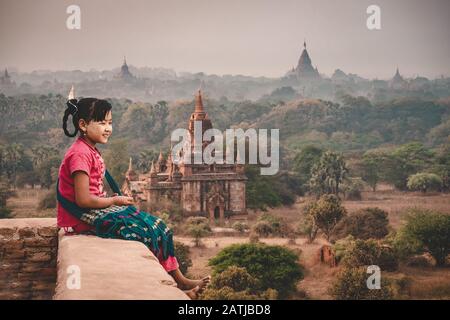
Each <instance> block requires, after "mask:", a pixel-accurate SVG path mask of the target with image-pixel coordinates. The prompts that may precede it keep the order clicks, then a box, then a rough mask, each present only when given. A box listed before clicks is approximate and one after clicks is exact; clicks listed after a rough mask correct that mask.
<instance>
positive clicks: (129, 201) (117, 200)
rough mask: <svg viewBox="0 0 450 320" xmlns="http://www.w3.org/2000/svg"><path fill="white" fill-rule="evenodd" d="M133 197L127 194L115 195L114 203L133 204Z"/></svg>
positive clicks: (118, 204) (117, 204)
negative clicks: (126, 195)
mask: <svg viewBox="0 0 450 320" xmlns="http://www.w3.org/2000/svg"><path fill="white" fill-rule="evenodd" d="M133 201H134V200H133V197H125V196H115V197H113V203H114V204H115V205H116V206H128V205H132V204H133V203H134V202H133Z"/></svg>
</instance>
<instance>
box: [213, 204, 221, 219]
mask: <svg viewBox="0 0 450 320" xmlns="http://www.w3.org/2000/svg"><path fill="white" fill-rule="evenodd" d="M214 219H215V220H217V219H220V207H219V206H216V207H215V208H214Z"/></svg>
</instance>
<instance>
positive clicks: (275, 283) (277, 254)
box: [208, 243, 303, 299]
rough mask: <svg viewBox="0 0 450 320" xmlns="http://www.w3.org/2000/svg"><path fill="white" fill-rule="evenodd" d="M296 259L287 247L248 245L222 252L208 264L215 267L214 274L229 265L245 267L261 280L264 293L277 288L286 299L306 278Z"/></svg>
mask: <svg viewBox="0 0 450 320" xmlns="http://www.w3.org/2000/svg"><path fill="white" fill-rule="evenodd" d="M297 260H298V256H297V254H295V253H294V252H292V251H291V250H289V249H287V248H284V247H281V246H269V245H265V244H259V243H258V244H247V243H246V244H233V245H231V246H228V247H226V248H224V249H222V251H220V252H219V253H218V254H217V255H216V256H215V257H214V258H212V259H211V260H209V263H208V265H209V266H212V268H213V275H215V274H220V273H221V272H224V271H225V270H226V269H227V268H228V267H230V266H237V267H243V268H245V269H246V270H247V272H248V273H249V274H250V275H251V276H252V277H254V278H255V279H257V280H258V281H259V283H260V288H259V289H260V290H261V291H264V290H267V289H269V288H272V289H275V290H277V291H278V293H279V295H280V298H282V299H283V298H286V297H287V296H289V295H290V294H291V293H292V292H294V291H295V290H296V284H297V282H298V281H299V280H301V279H302V278H303V270H302V267H301V266H300V265H299V264H298V261H297ZM268 266H270V268H268Z"/></svg>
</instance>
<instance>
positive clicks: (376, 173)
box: [361, 151, 383, 191]
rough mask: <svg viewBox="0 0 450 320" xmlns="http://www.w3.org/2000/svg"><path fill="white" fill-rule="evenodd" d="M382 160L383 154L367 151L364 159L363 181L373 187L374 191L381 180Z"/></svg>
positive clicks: (362, 167)
mask: <svg viewBox="0 0 450 320" xmlns="http://www.w3.org/2000/svg"><path fill="white" fill-rule="evenodd" d="M382 159H383V154H382V153H380V152H376V151H367V152H366V153H364V155H363V158H362V162H361V171H362V179H363V180H364V181H365V182H367V184H368V185H369V186H371V187H372V190H373V191H375V190H376V187H377V184H378V182H379V181H380V180H381V164H382V162H381V160H382Z"/></svg>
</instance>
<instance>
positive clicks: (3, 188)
mask: <svg viewBox="0 0 450 320" xmlns="http://www.w3.org/2000/svg"><path fill="white" fill-rule="evenodd" d="M15 195H16V193H15V191H13V190H11V189H10V188H9V187H8V185H7V184H6V183H3V182H0V219H5V218H10V217H11V212H12V210H11V209H8V208H7V207H6V201H7V200H8V198H10V197H13V196H15Z"/></svg>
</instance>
